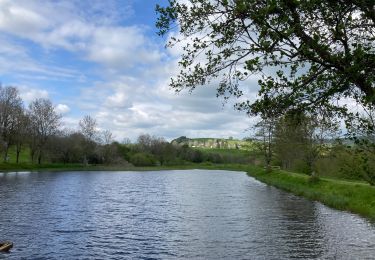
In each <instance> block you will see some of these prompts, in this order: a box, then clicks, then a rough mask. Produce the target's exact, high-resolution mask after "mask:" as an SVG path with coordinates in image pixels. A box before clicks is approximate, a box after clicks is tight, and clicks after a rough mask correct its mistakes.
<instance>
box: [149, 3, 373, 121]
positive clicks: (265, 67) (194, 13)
mask: <svg viewBox="0 0 375 260" xmlns="http://www.w3.org/2000/svg"><path fill="white" fill-rule="evenodd" d="M374 6H375V2H374V1H363V0H345V1H344V0H337V1H324V0H316V1H294V0H281V1H259V0H213V1H210V0H189V1H176V0H169V5H168V6H167V7H161V6H157V8H156V10H157V12H158V13H159V18H158V20H157V23H156V25H157V27H158V28H159V34H160V35H166V34H167V33H170V32H171V33H172V37H171V40H170V42H169V44H168V46H169V47H173V46H176V45H182V50H183V54H182V56H181V59H180V62H179V66H180V69H181V70H180V72H179V74H178V75H177V76H176V77H175V78H173V79H172V81H171V86H172V87H173V88H174V89H175V90H176V91H180V90H182V89H185V88H187V89H189V90H193V89H194V88H195V87H197V86H199V85H202V84H206V83H208V82H210V81H211V80H212V79H214V78H220V80H221V83H220V85H219V87H218V95H222V96H224V97H226V98H227V97H229V96H235V97H241V96H243V95H244V94H245V93H246V91H245V90H246V88H247V87H248V86H247V85H246V84H240V82H241V81H245V80H246V79H248V78H249V77H250V76H252V75H262V76H261V78H260V79H259V81H258V85H259V86H260V91H259V99H258V100H257V101H255V102H250V101H245V102H242V103H239V104H238V106H237V107H238V108H239V109H243V110H245V111H247V112H248V113H251V114H259V113H260V112H261V111H262V110H263V109H264V108H265V107H277V108H278V109H280V110H284V111H285V110H288V109H290V108H293V109H295V108H300V109H301V110H306V109H312V110H313V109H314V108H316V107H322V106H325V107H327V108H329V109H331V110H333V111H336V112H339V113H342V114H345V115H347V114H350V113H349V112H348V111H347V109H346V108H345V106H340V105H339V104H340V103H337V102H335V103H334V102H333V101H335V100H340V99H345V98H352V99H354V100H356V102H358V103H360V104H372V105H375V85H374V79H375V73H374V72H375V52H374V46H375V45H374V42H375V41H374V39H375V38H374V37H375V7H374ZM174 24H175V25H176V27H173V25H174ZM175 28H177V30H178V32H179V36H175V37H173V35H175Z"/></svg>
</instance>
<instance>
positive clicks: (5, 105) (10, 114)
mask: <svg viewBox="0 0 375 260" xmlns="http://www.w3.org/2000/svg"><path fill="white" fill-rule="evenodd" d="M22 114H23V102H22V99H21V97H20V95H19V92H18V89H17V88H15V87H4V88H2V87H1V86H0V131H1V137H2V140H3V142H4V161H7V158H8V150H9V147H10V146H11V145H12V144H13V141H14V139H15V128H16V127H17V124H18V123H19V120H22V119H21V117H22Z"/></svg>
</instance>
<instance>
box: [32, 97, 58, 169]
mask: <svg viewBox="0 0 375 260" xmlns="http://www.w3.org/2000/svg"><path fill="white" fill-rule="evenodd" d="M29 118H30V123H31V129H32V131H33V135H34V137H35V141H36V143H35V144H36V149H37V150H36V152H37V153H38V164H41V162H42V157H43V152H44V149H45V145H46V143H47V141H48V139H49V138H50V137H51V136H53V135H54V134H56V133H57V131H58V128H59V126H60V120H61V115H59V114H58V113H57V112H56V110H55V107H54V106H53V105H52V102H51V101H50V100H49V99H44V98H39V99H36V100H34V101H33V102H31V103H30V105H29Z"/></svg>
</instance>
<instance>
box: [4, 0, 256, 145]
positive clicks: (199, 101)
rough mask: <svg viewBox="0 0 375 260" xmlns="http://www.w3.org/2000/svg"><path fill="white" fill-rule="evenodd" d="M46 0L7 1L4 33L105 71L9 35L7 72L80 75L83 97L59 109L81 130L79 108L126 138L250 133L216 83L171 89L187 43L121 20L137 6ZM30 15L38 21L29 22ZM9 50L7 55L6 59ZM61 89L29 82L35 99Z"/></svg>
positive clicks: (25, 92)
mask: <svg viewBox="0 0 375 260" xmlns="http://www.w3.org/2000/svg"><path fill="white" fill-rule="evenodd" d="M40 3H41V2H40V1H37V0H12V1H10V0H0V15H3V17H1V18H0V36H1V32H6V35H12V37H13V39H22V40H26V41H32V42H33V43H34V44H36V45H37V46H40V47H42V48H43V49H44V50H45V52H46V55H47V57H49V56H48V53H52V54H53V53H54V51H55V50H63V51H67V52H69V53H70V54H72V55H75V56H76V57H78V59H81V60H84V61H86V62H93V63H95V64H99V65H101V67H100V68H101V69H100V70H99V69H97V68H96V71H97V75H96V76H98V77H100V78H101V79H100V80H96V81H95V82H93V81H90V79H89V77H86V76H85V75H83V74H84V72H81V71H75V70H74V69H69V68H64V66H62V67H61V66H59V64H53V63H52V64H53V65H51V64H46V63H45V62H44V63H43V62H42V61H41V62H39V60H38V61H37V60H36V59H35V58H32V56H31V55H30V53H29V50H28V49H27V48H26V47H25V46H24V45H23V46H18V45H17V44H13V42H12V43H11V42H10V41H9V39H8V38H7V39H4V43H5V44H4V45H2V44H1V43H2V42H1V39H2V38H1V37H0V54H1V56H0V72H5V71H7V72H14V71H15V70H17V71H21V72H22V73H23V74H22V75H20V76H18V77H19V78H22V79H24V80H28V79H35V80H42V79H43V80H44V79H45V80H52V79H55V80H59V81H61V80H63V79H70V80H72V82H74V81H76V83H75V84H76V86H77V88H78V86H79V88H80V89H81V95H77V96H74V97H71V98H70V99H69V100H67V99H64V100H58V102H57V103H58V105H57V106H56V109H57V110H58V111H59V113H62V114H67V113H68V114H67V116H66V117H64V122H66V125H67V126H68V127H74V128H75V127H76V126H77V125H78V121H79V117H80V116H79V115H77V114H79V113H69V112H70V111H72V112H75V111H76V110H80V112H81V114H90V115H92V116H94V117H95V118H97V119H98V123H99V127H100V128H101V129H109V130H111V131H112V132H113V133H114V134H115V135H116V137H117V138H118V139H119V140H121V139H122V138H124V137H129V138H131V139H133V140H135V139H136V137H137V136H138V135H139V134H141V133H150V134H155V135H159V136H164V137H166V138H168V139H172V138H175V137H178V136H180V135H187V136H190V137H204V136H211V137H215V136H217V137H229V136H235V137H242V136H245V135H246V134H245V133H244V130H245V129H246V128H248V127H249V124H250V123H251V120H250V119H248V118H246V116H245V115H244V114H241V113H238V112H236V111H234V110H233V107H232V105H233V104H232V103H228V104H226V105H225V106H224V107H223V105H222V99H218V98H216V85H217V83H216V82H212V83H211V85H210V86H205V87H198V88H197V89H196V91H194V92H193V93H192V94H191V95H190V94H187V93H186V92H183V93H181V94H180V95H175V93H174V91H173V90H170V89H169V87H168V83H169V78H170V77H171V76H173V75H175V74H176V73H177V72H178V68H177V66H176V64H177V61H176V57H177V56H179V55H180V54H181V49H180V48H182V46H177V47H176V48H174V49H172V50H168V51H163V50H162V49H161V48H160V46H161V45H162V44H163V43H156V42H155V41H154V40H152V39H151V38H152V37H150V36H148V34H147V28H145V27H143V26H141V25H135V26H134V25H133V26H123V25H121V24H119V23H118V21H119V20H120V19H123V18H124V17H125V18H126V16H127V15H129V16H130V15H132V12H131V10H130V9H129V8H128V9H129V10H127V11H126V10H125V12H123V11H121V12H119V11H118V10H117V7H118V6H119V5H118V4H119V3H120V4H121V5H125V6H127V5H126V4H124V1H116V0H109V1H100V0H95V1H81V0H70V1H68V0H61V1H58V2H57V1H52V0H45V1H43V5H41V4H40ZM83 5H84V7H85V8H82V6H83ZM119 13H121V14H122V15H120V16H119V15H118V14H119ZM22 14H24V16H23V15H22ZM26 18H27V19H26ZM28 19H30V24H26V22H25V20H28ZM3 53H6V55H7V57H6V58H4V59H3V61H2V58H1V57H4V56H3V55H2V54H3ZM7 62H8V63H7ZM63 65H66V64H63ZM25 73H26V74H25ZM80 79H85V80H84V82H81V80H80ZM86 80H87V81H88V82H86ZM57 82H58V81H57ZM61 89H63V88H61ZM61 91H64V90H61ZM54 94H56V96H57V95H58V93H53V92H51V93H50V95H49V93H48V91H46V90H43V89H38V88H26V87H22V88H21V95H22V97H23V99H24V100H25V101H27V102H30V101H32V100H34V99H35V98H38V97H49V96H53V95H54ZM72 114H74V116H73V115H72Z"/></svg>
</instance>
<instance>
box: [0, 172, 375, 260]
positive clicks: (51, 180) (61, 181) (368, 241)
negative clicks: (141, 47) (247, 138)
mask: <svg viewBox="0 0 375 260" xmlns="http://www.w3.org/2000/svg"><path fill="white" fill-rule="evenodd" d="M0 197H1V202H2V203H1V204H0V220H1V221H0V234H1V239H8V240H12V241H13V242H14V243H15V248H14V250H13V251H12V253H11V254H6V255H4V254H0V259H290V258H299V259H335V258H336V259H371V257H373V256H374V250H375V226H374V225H373V224H371V223H369V222H367V221H366V220H364V219H362V218H360V217H358V216H356V215H353V214H349V213H345V212H340V211H336V210H332V209H329V208H327V207H325V206H323V205H321V204H319V203H316V202H311V201H307V200H305V199H303V198H299V197H296V196H293V195H291V194H288V193H285V192H282V191H279V190H277V189H275V188H272V187H269V186H267V185H264V184H263V183H260V182H258V181H256V180H254V179H252V178H249V177H248V176H246V175H245V174H240V173H232V172H226V171H201V170H194V171H169V172H168V171H165V172H163V171H160V172H127V173H114V172H66V173H33V174H30V173H27V174H18V175H17V174H16V173H9V174H0Z"/></svg>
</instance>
